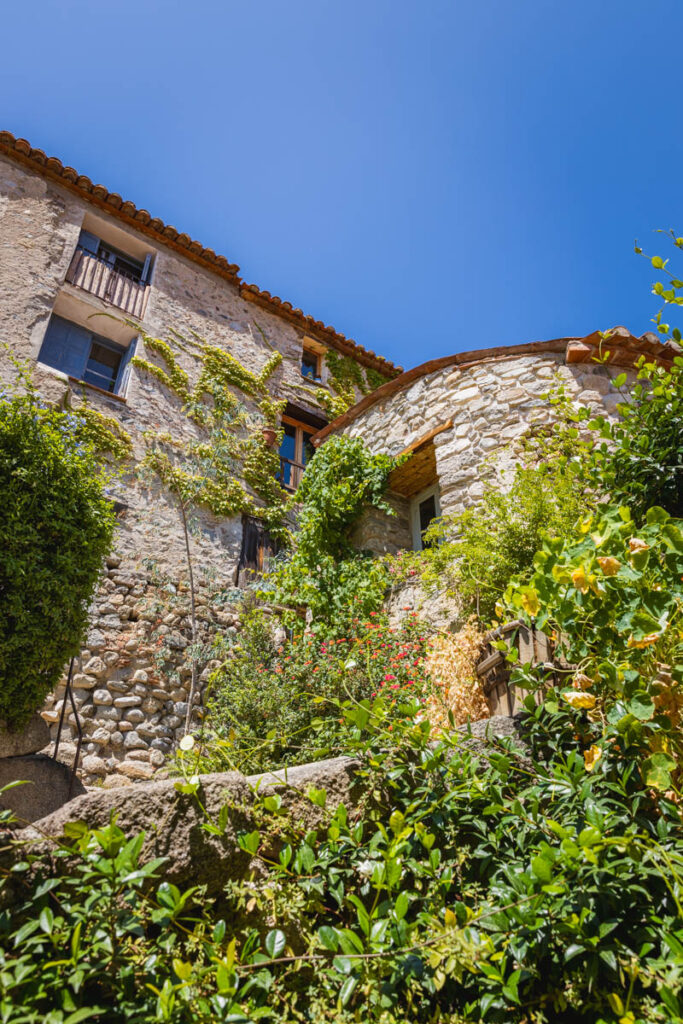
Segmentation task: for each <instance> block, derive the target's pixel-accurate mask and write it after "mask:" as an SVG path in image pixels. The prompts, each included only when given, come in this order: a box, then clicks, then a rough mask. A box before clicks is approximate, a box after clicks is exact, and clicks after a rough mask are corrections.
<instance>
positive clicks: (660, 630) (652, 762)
mask: <svg viewBox="0 0 683 1024" xmlns="http://www.w3.org/2000/svg"><path fill="white" fill-rule="evenodd" d="M535 563H536V571H535V573H534V575H533V576H532V578H531V579H530V580H529V581H528V582H527V583H521V582H515V583H513V584H512V585H511V586H510V588H509V590H508V592H507V595H506V599H507V607H508V609H510V611H511V612H512V614H513V615H521V616H526V617H527V618H528V619H530V618H531V617H533V618H534V621H535V623H536V625H537V626H539V627H540V628H542V629H544V630H545V631H546V632H547V633H549V634H551V635H554V636H555V637H556V639H557V645H558V654H561V655H562V656H563V657H564V659H565V660H566V661H567V662H568V663H569V664H570V665H576V666H578V667H579V671H578V672H577V673H576V674H575V675H574V677H573V678H572V677H568V682H567V687H566V689H565V691H564V694H563V699H564V700H565V701H566V702H568V703H572V704H574V705H576V706H578V707H582V708H585V709H586V710H587V711H589V712H590V714H591V715H593V716H596V717H598V718H600V717H604V716H606V717H607V719H608V721H610V722H616V723H618V724H619V731H620V733H624V734H628V735H630V734H631V733H634V732H638V733H647V735H648V736H649V737H650V739H649V740H648V743H647V744H646V743H645V742H643V747H647V748H648V749H649V755H648V760H647V762H646V765H645V770H646V771H647V776H646V778H647V782H648V784H649V785H650V786H653V787H655V788H657V789H665V790H666V789H668V788H669V787H670V786H671V785H672V784H673V783H672V778H673V779H674V780H675V782H676V786H677V785H678V784H679V783H680V778H681V776H680V768H681V767H682V766H683V743H682V742H681V734H680V726H681V712H683V634H682V632H681V624H682V623H681V620H682V616H683V582H682V581H683V521H682V520H680V519H672V518H671V517H670V516H669V515H667V513H666V512H665V511H664V510H663V509H661V508H653V509H650V510H649V511H648V512H647V514H646V516H645V522H644V523H643V524H642V525H640V526H637V525H636V523H635V522H634V521H633V519H632V517H631V513H630V511H629V510H628V509H627V508H623V507H622V508H611V507H610V508H607V509H605V510H601V511H600V514H597V513H596V514H595V515H593V516H591V517H589V518H588V519H586V520H585V521H584V522H583V524H582V526H581V530H580V532H579V534H578V535H577V537H575V538H573V539H572V540H570V541H565V542H564V543H562V541H560V540H549V539H546V540H545V541H544V543H543V546H542V548H541V550H540V551H539V552H538V554H537V555H536V558H535ZM605 752H606V751H605V741H604V740H603V741H601V742H600V744H599V745H598V746H597V747H596V750H595V756H597V757H601V756H603V754H604V753H605Z"/></svg>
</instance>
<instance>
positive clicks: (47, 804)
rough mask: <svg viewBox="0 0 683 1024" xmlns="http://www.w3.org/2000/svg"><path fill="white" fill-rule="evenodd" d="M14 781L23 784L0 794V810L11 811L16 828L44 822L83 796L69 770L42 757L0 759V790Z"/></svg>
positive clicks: (81, 787) (26, 756) (82, 788)
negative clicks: (34, 822)
mask: <svg viewBox="0 0 683 1024" xmlns="http://www.w3.org/2000/svg"><path fill="white" fill-rule="evenodd" d="M17 781H22V783H23V784H22V785H21V786H13V787H12V789H7V790H5V791H4V792H3V793H0V807H3V808H5V809H8V810H11V811H14V813H15V815H16V817H17V819H18V823H19V825H25V824H26V823H28V822H32V821H37V820H38V819H39V818H44V817H45V815H46V814H52V813H53V812H54V811H57V809H58V808H61V807H62V806H63V805H64V804H66V803H67V802H68V801H69V800H71V799H73V798H74V797H80V796H81V794H83V793H85V787H84V785H83V783H82V782H80V781H79V780H78V779H77V778H73V777H72V773H71V769H70V768H67V766H66V765H64V764H61V762H59V761H54V760H53V759H52V758H51V757H46V756H45V754H27V755H24V756H21V757H2V758H0V788H1V787H3V786H6V785H7V784H8V783H10V782H17Z"/></svg>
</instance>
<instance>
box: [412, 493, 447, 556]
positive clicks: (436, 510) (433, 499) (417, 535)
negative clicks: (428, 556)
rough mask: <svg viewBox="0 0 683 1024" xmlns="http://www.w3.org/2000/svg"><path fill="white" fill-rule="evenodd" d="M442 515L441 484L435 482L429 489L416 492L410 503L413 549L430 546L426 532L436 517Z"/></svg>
mask: <svg viewBox="0 0 683 1024" xmlns="http://www.w3.org/2000/svg"><path fill="white" fill-rule="evenodd" d="M440 515H441V504H440V502H439V485H438V484H435V485H434V486H433V487H429V488H427V490H424V491H421V492H420V493H419V494H416V495H415V497H414V498H413V499H412V501H411V503H410V518H411V526H412V533H413V549H414V550H415V551H422V550H424V548H426V547H429V546H430V542H429V541H426V540H425V536H424V535H425V532H426V531H427V529H428V528H429V527H430V526H431V524H432V523H433V522H434V520H435V519H438V518H439V516H440Z"/></svg>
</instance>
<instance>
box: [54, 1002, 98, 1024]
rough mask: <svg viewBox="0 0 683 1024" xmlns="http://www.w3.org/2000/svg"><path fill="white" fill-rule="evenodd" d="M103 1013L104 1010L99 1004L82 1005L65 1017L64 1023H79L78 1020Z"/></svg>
mask: <svg viewBox="0 0 683 1024" xmlns="http://www.w3.org/2000/svg"><path fill="white" fill-rule="evenodd" d="M103 1013H105V1010H104V1009H103V1007H101V1006H82V1007H81V1009H80V1010H76V1011H75V1012H74V1013H70V1014H69V1016H68V1017H65V1018H64V1024H79V1022H80V1021H82V1020H87V1019H88V1018H89V1017H101V1016H102V1014H103Z"/></svg>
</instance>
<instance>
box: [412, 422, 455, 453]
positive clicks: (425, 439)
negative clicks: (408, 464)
mask: <svg viewBox="0 0 683 1024" xmlns="http://www.w3.org/2000/svg"><path fill="white" fill-rule="evenodd" d="M452 426H453V420H452V419H450V420H446V422H445V423H442V424H441V426H440V427H434V429H433V430H430V431H429V432H428V433H426V434H423V435H422V437H418V439H417V441H413V443H412V444H409V445H408V447H407V448H404V449H403V451H402V452H399V455H410V454H411V452H414V451H417V449H418V448H421V447H422V445H423V444H427V442H428V441H431V440H432V439H433V438H435V437H436V436H437V434H443V432H444V430H450V429H451V427H452Z"/></svg>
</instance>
